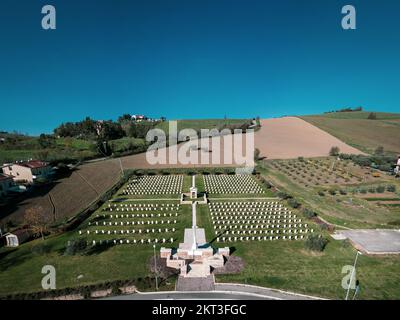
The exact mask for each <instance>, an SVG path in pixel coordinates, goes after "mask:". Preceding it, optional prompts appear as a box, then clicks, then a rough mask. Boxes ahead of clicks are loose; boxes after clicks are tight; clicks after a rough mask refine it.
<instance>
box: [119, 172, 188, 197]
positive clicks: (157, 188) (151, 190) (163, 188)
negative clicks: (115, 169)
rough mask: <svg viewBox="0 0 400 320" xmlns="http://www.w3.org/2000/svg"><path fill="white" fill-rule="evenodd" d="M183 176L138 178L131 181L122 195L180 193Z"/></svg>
mask: <svg viewBox="0 0 400 320" xmlns="http://www.w3.org/2000/svg"><path fill="white" fill-rule="evenodd" d="M182 183H183V175H154V176H150V175H148V176H139V177H135V178H133V179H131V181H130V182H129V183H128V184H127V185H126V187H125V188H124V190H123V191H122V193H121V194H122V195H128V196H135V195H166V194H167V195H171V194H180V193H181V192H182Z"/></svg>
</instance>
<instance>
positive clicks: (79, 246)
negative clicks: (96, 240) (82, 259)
mask: <svg viewBox="0 0 400 320" xmlns="http://www.w3.org/2000/svg"><path fill="white" fill-rule="evenodd" d="M86 248H87V242H86V240H85V239H77V240H70V241H68V243H67V246H66V248H65V255H67V256H73V255H75V254H78V253H82V252H84V251H85V250H86Z"/></svg>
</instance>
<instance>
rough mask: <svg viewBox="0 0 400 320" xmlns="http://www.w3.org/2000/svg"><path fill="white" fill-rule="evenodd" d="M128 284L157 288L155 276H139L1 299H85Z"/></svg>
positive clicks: (14, 295)
mask: <svg viewBox="0 0 400 320" xmlns="http://www.w3.org/2000/svg"><path fill="white" fill-rule="evenodd" d="M164 280H165V279H163V278H159V284H160V285H161V286H162V284H163V283H164V282H165V281H164ZM126 286H135V287H136V288H138V289H141V290H143V289H150V288H153V287H154V288H155V278H153V277H145V278H140V277H139V278H136V279H130V280H116V281H108V282H103V283H97V284H93V285H86V286H80V287H76V288H63V289H55V290H49V291H39V292H30V293H16V294H10V295H5V296H1V297H0V300H39V299H45V298H55V297H61V296H65V295H71V294H79V295H81V296H82V297H83V298H84V299H89V298H90V296H91V293H92V292H93V291H98V290H108V289H112V294H113V295H118V294H121V291H120V289H119V288H120V287H126Z"/></svg>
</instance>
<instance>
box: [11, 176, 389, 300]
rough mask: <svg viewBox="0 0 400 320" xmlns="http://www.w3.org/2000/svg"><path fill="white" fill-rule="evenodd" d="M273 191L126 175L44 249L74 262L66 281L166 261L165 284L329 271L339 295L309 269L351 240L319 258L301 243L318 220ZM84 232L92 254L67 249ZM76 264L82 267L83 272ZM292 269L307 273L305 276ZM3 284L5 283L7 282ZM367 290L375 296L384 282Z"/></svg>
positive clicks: (291, 279)
mask: <svg viewBox="0 0 400 320" xmlns="http://www.w3.org/2000/svg"><path fill="white" fill-rule="evenodd" d="M128 190H129V192H128ZM182 194H185V197H184V201H183V202H182V201H181V200H182ZM272 195H274V192H272V191H270V190H268V189H267V188H266V187H265V186H264V185H263V184H262V183H260V181H259V180H257V176H256V175H244V174H241V175H232V174H226V175H224V174H215V175H212V174H203V175H201V174H199V173H198V174H197V175H196V176H195V177H194V176H193V175H190V174H185V175H184V174H182V175H179V174H176V175H172V174H171V175H166V174H162V175H153V176H150V175H149V176H146V175H142V176H140V177H136V178H133V179H130V180H129V181H128V182H127V183H125V184H124V185H122V187H121V188H120V189H119V190H117V191H116V192H115V194H114V195H113V196H112V197H111V198H110V199H109V200H108V201H106V202H105V203H103V204H102V205H101V206H100V207H99V208H98V209H97V210H95V211H94V212H93V213H92V214H91V215H90V216H89V217H88V218H87V219H86V220H84V221H83V222H82V223H81V224H80V225H79V226H78V227H77V228H76V229H74V230H72V231H71V232H68V233H65V234H63V235H61V236H57V237H54V238H49V239H48V240H47V239H46V241H45V242H44V243H45V244H47V243H50V244H52V246H54V248H56V251H55V252H54V253H53V252H49V253H47V256H49V257H51V258H52V259H53V261H56V262H55V263H57V264H60V265H71V266H73V267H72V268H65V269H62V270H60V271H59V272H60V278H62V279H63V282H62V283H61V284H60V288H62V287H66V286H74V285H75V283H76V281H77V280H76V277H77V276H78V275H79V274H80V273H82V274H84V275H85V279H84V280H83V281H82V283H84V284H87V285H91V284H93V283H98V282H101V281H104V279H110V280H118V279H130V278H135V277H136V278H137V277H139V278H140V277H141V278H143V277H152V278H153V279H154V277H155V276H156V275H157V272H158V271H157V270H158V269H157V268H158V266H162V268H165V269H162V270H169V271H168V272H172V273H171V274H176V273H178V274H179V276H178V277H176V276H173V277H171V278H170V280H169V281H168V283H166V284H165V285H166V286H167V287H168V289H169V290H173V289H174V288H178V289H182V290H188V289H191V290H196V288H202V289H207V290H209V289H210V290H212V288H213V285H214V281H216V282H237V283H249V284H255V285H262V286H268V287H276V288H285V287H286V288H288V289H291V290H297V291H299V292H308V293H315V294H318V293H319V291H318V290H320V289H319V288H320V284H321V281H322V279H323V280H324V281H325V280H326V283H327V285H326V286H325V287H324V292H328V294H327V295H328V296H333V297H337V296H338V293H337V292H336V291H337V290H338V289H337V288H336V286H335V285H334V284H335V283H336V282H335V281H336V279H331V278H329V277H328V278H325V277H323V278H321V277H320V276H313V275H312V274H313V273H310V270H314V271H315V270H319V271H318V272H321V271H325V270H327V269H329V270H330V271H329V272H330V273H329V274H335V272H336V271H337V270H340V268H341V266H342V265H344V264H345V263H347V262H348V260H351V258H352V256H353V249H352V247H351V246H349V247H345V248H344V247H342V244H340V243H338V242H333V241H331V242H330V243H329V245H328V246H327V249H326V250H325V251H326V252H324V253H318V255H316V257H322V260H323V263H322V260H321V259H319V258H318V259H317V258H315V257H314V255H313V254H310V253H308V252H307V251H306V250H305V243H306V240H307V239H308V237H309V236H310V235H313V234H314V235H317V234H321V232H323V231H322V230H321V228H320V227H319V226H317V225H316V224H315V222H314V221H313V220H310V219H309V218H307V217H306V216H304V215H303V213H302V211H301V210H298V209H293V208H291V207H290V206H289V204H288V202H287V201H285V200H280V199H279V198H277V197H271V196H272ZM275 195H278V193H277V192H276V193H275ZM193 207H196V209H193ZM194 211H195V212H196V215H195V216H196V218H195V220H194V218H193V217H194V215H193V212H194ZM82 240H83V241H85V243H86V244H87V251H85V252H88V253H87V254H86V253H84V254H76V255H74V256H73V259H71V257H70V256H68V255H67V256H66V255H65V254H64V253H63V252H65V248H66V247H65V246H66V243H68V242H69V241H82ZM40 241H41V240H36V241H34V242H33V243H32V244H31V243H27V244H26V249H24V248H25V247H24V246H25V244H24V245H22V246H21V247H22V248H21V249H22V250H25V251H26V250H28V251H29V252H34V249H33V248H31V246H34V247H35V246H39V245H40V244H41V242H40ZM21 249H18V250H21ZM153 250H154V251H153ZM25 251H23V252H25ZM60 252H61V253H62V254H61V255H60ZM91 252H93V253H91ZM29 254H30V255H31V256H32V253H29ZM14 255H15V253H14ZM10 257H12V255H10ZM38 259H41V258H40V256H35V255H33V256H32V259H31V260H26V262H23V263H28V264H32V263H34V262H35V261H37V260H38ZM364 259H367V258H366V257H364ZM385 259H386V260H384V261H381V262H379V266H376V265H375V268H377V269H376V270H382V269H383V268H391V266H392V265H393V264H392V261H394V259H395V258H392V257H390V258H385ZM7 261H8V259H7V258H6V259H5V262H7ZM154 261H157V268H155V266H154V265H153V264H154ZM35 263H38V262H35ZM39 263H41V260H40V262H39ZM374 263H375V262H374ZM94 264H95V265H96V271H95V272H94V271H93V265H94ZM78 265H79V270H82V271H79V274H77V273H76V270H77V269H76V266H78ZM227 266H229V268H227ZM74 270H75V271H74ZM170 270H175V271H170ZM227 270H228V271H229V272H227ZM294 270H296V272H297V271H298V272H299V273H301V274H302V275H303V276H302V277H301V278H299V277H298V276H296V274H297V273H296V272H295V271H294ZM5 272H6V273H8V271H7V270H5ZM322 273H323V272H322ZM322 273H321V274H322ZM17 275H18V273H16V276H17ZM39 276H40V274H39ZM158 276H159V277H164V274H161V273H160V274H158ZM86 277H87V278H86ZM283 278H284V279H285V281H287V282H285V284H284V285H282V284H281V283H280V282H278V281H279V279H283ZM24 279H25V278H24ZM26 279H27V280H24V282H23V283H24V284H23V285H24V287H29V286H30V287H31V288H33V290H40V288H37V286H38V285H40V281H36V282H32V283H25V282H27V281H28V280H29V279H28V278H26ZM276 279H277V280H276ZM364 281H365V279H364ZM5 285H6V287H5V289H4V290H6V288H9V287H10V286H11V284H5ZM152 285H153V290H154V283H153V284H152ZM163 285H164V284H163ZM176 285H177V287H175V286H176ZM193 287H195V288H194V289H193ZM163 288H165V287H163ZM327 288H328V289H327ZM329 288H332V289H331V290H329ZM373 288H375V287H373ZM370 290H372V289H370ZM373 290H375V289H373ZM375 292H376V293H375ZM368 294H369V295H370V296H374V294H379V291H373V292H372V291H370V292H369V293H368Z"/></svg>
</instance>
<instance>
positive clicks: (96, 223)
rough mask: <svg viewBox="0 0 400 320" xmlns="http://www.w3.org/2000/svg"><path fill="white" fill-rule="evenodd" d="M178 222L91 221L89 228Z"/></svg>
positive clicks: (174, 221) (173, 221) (172, 222)
mask: <svg viewBox="0 0 400 320" xmlns="http://www.w3.org/2000/svg"><path fill="white" fill-rule="evenodd" d="M176 223H177V221H176V220H166V221H164V220H146V221H143V220H139V221H114V222H110V221H102V222H101V221H100V223H99V221H96V222H95V223H94V224H93V223H92V222H90V221H89V223H88V225H89V226H93V225H95V226H99V225H100V226H101V225H103V226H130V225H131V226H134V225H144V224H148V225H149V224H176Z"/></svg>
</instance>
